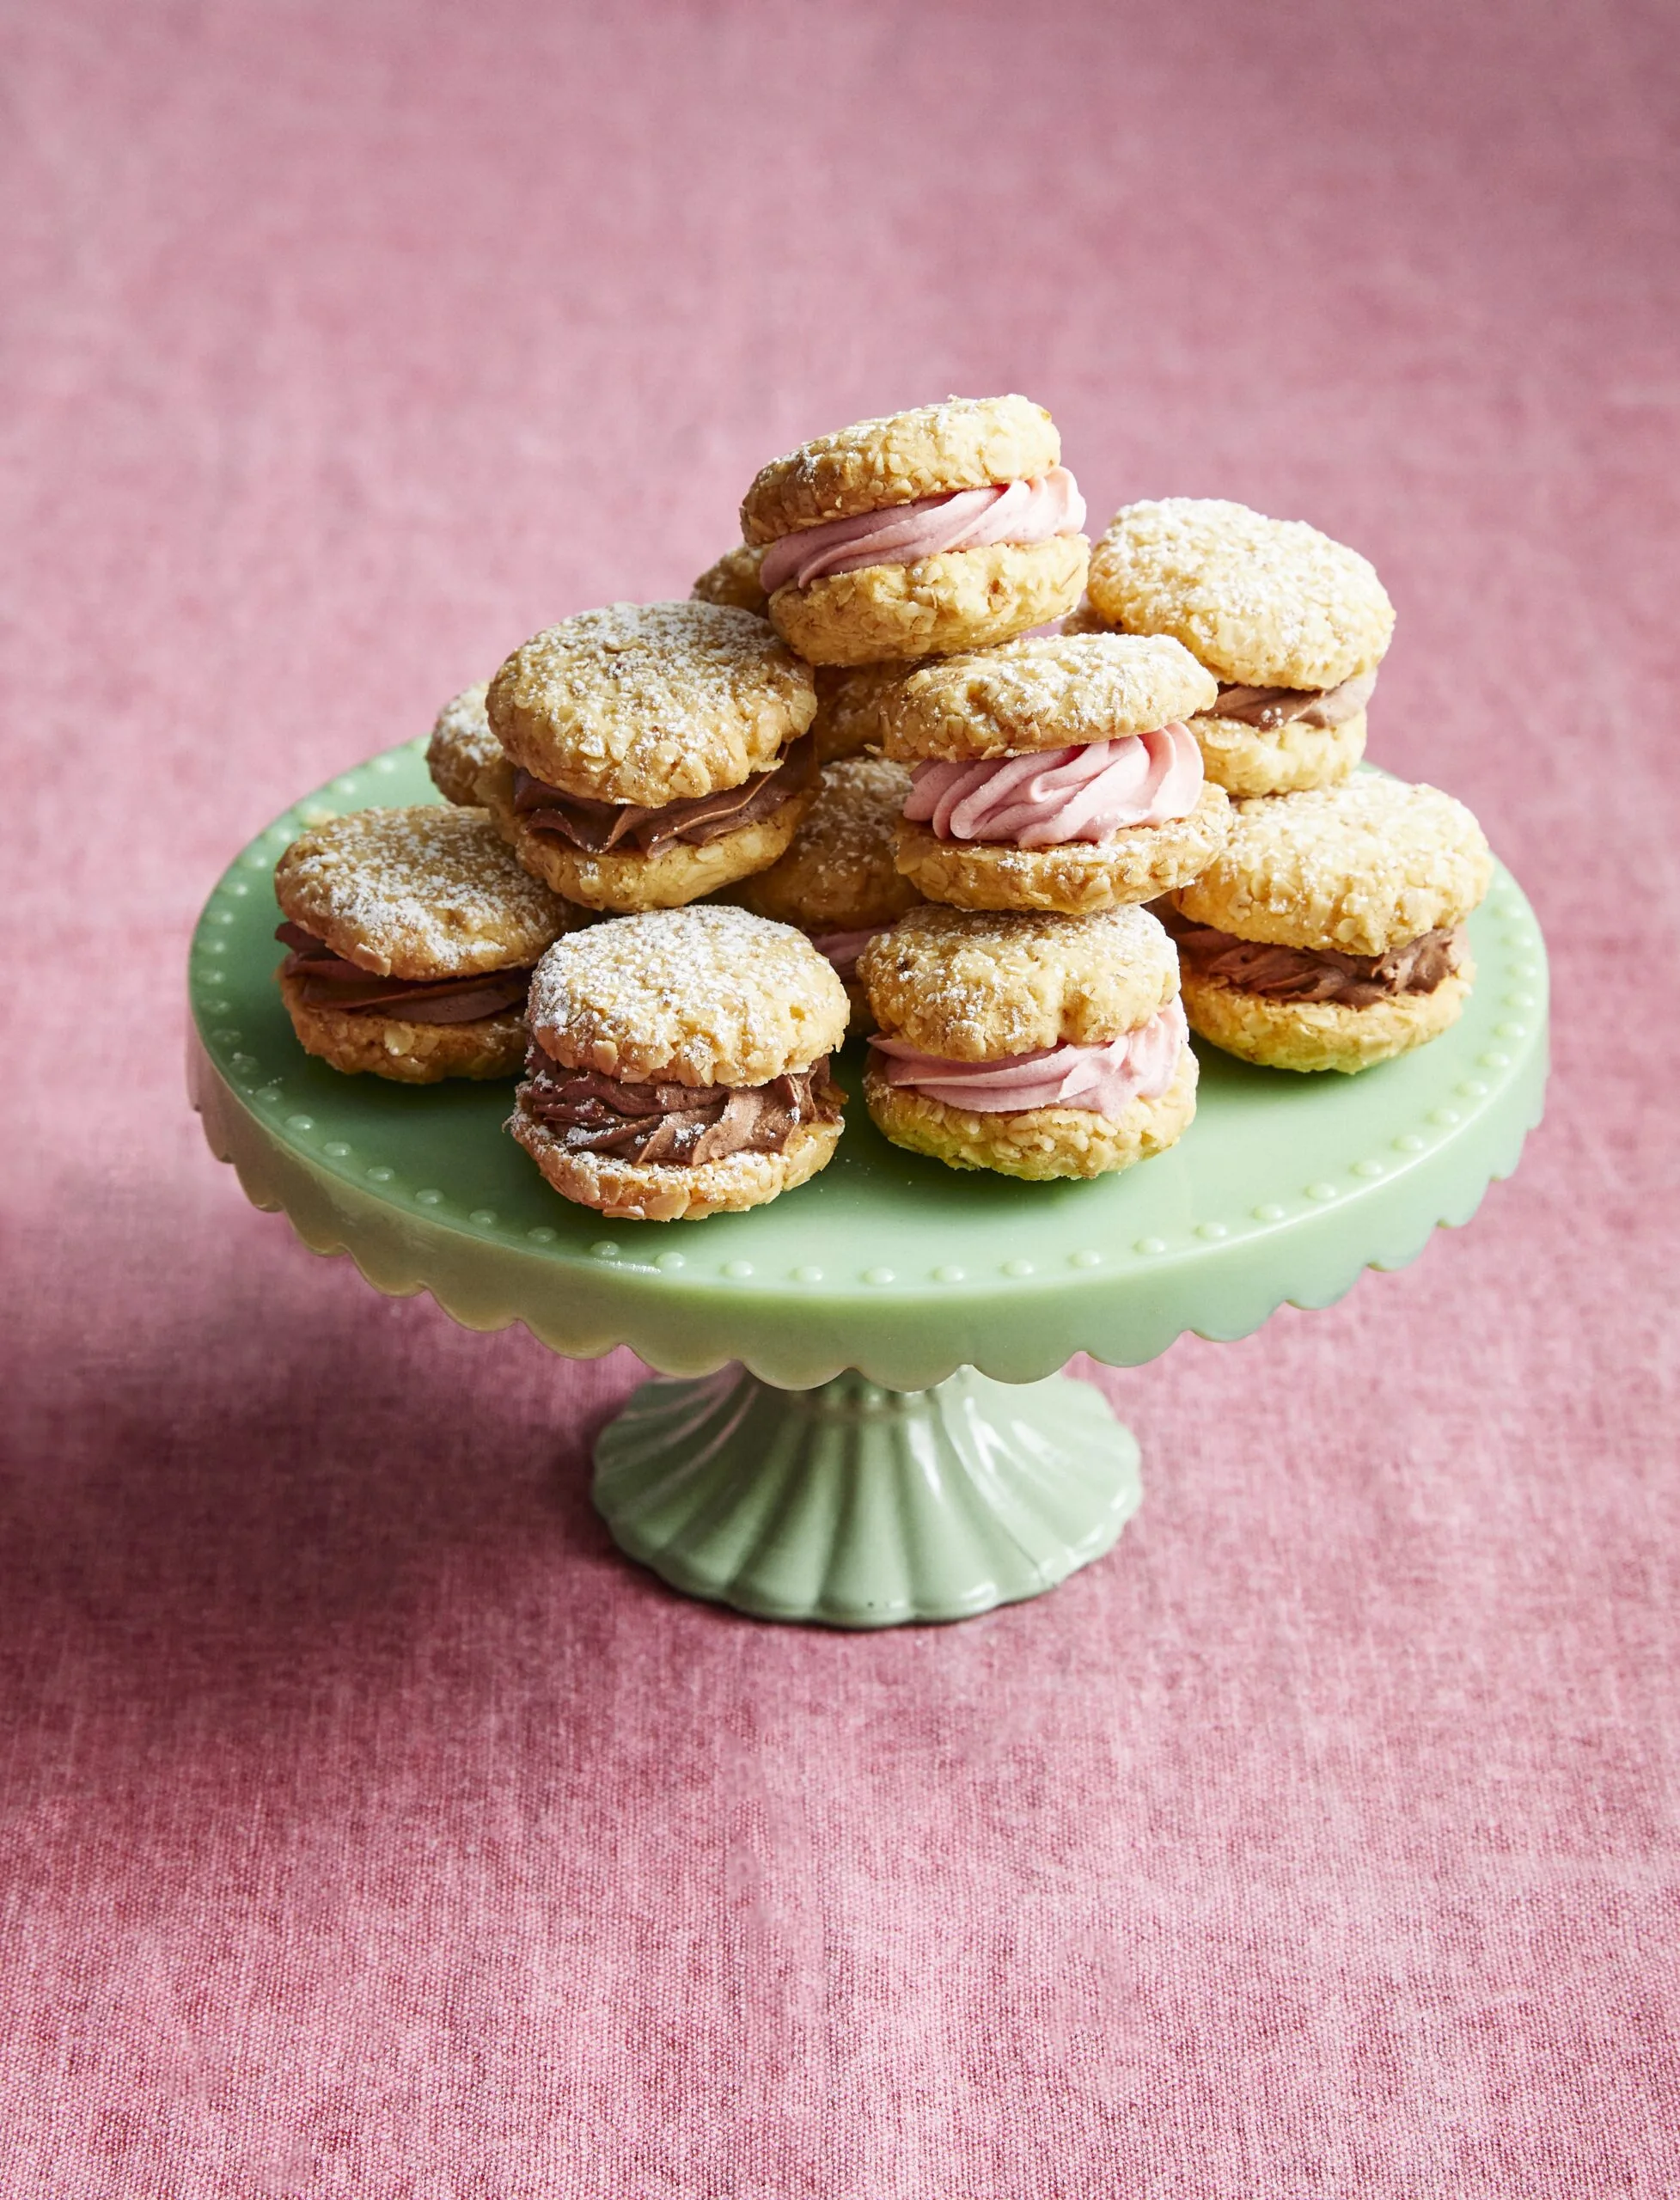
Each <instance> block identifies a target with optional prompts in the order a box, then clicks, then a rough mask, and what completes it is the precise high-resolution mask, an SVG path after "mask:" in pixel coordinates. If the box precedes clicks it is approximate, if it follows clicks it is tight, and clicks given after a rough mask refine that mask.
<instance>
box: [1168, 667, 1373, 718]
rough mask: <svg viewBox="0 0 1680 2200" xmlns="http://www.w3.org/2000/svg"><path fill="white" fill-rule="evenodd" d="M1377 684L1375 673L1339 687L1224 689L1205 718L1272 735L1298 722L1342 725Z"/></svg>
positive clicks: (1360, 675)
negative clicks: (1237, 722) (1236, 722)
mask: <svg viewBox="0 0 1680 2200" xmlns="http://www.w3.org/2000/svg"><path fill="white" fill-rule="evenodd" d="M1376 685H1377V675H1376V673H1375V671H1374V670H1373V671H1371V672H1361V673H1357V674H1356V675H1354V677H1353V679H1352V680H1344V681H1342V683H1341V686H1340V687H1339V688H1226V687H1221V688H1220V689H1219V701H1218V702H1217V703H1215V704H1214V706H1213V709H1212V710H1211V711H1209V712H1207V716H1208V717H1209V718H1240V719H1241V721H1242V723H1243V724H1244V725H1251V726H1255V727H1257V728H1258V729H1259V730H1260V731H1261V732H1262V733H1274V732H1275V731H1276V730H1277V729H1278V727H1279V726H1280V725H1291V724H1294V723H1295V722H1296V721H1299V722H1300V723H1301V724H1303V725H1316V726H1320V727H1323V730H1325V731H1326V732H1328V731H1329V729H1330V728H1331V727H1332V726H1338V725H1346V724H1347V721H1348V719H1349V718H1355V717H1357V716H1358V714H1359V712H1361V711H1362V710H1363V709H1364V708H1365V705H1366V704H1367V703H1368V702H1369V701H1370V700H1371V694H1372V691H1373V690H1374V689H1375V688H1376Z"/></svg>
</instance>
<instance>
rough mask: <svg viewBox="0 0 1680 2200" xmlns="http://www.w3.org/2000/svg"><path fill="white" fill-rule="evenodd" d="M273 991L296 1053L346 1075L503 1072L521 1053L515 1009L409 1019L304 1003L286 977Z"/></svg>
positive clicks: (397, 1079)
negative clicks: (457, 1020)
mask: <svg viewBox="0 0 1680 2200" xmlns="http://www.w3.org/2000/svg"><path fill="white" fill-rule="evenodd" d="M280 998H281V999H283V1000H284V1003H285V1005H286V1013H287V1014H288V1015H289V1016H290V1018H291V1027H292V1030H294V1031H295V1032H296V1034H297V1036H298V1040H299V1042H300V1043H301V1044H302V1048H303V1050H304V1052H305V1053H306V1054H314V1055H315V1056H316V1057H317V1058H318V1059H319V1060H321V1061H324V1062H326V1063H327V1064H328V1065H329V1066H330V1067H332V1068H333V1069H336V1070H342V1071H343V1072H344V1073H345V1075H346V1076H347V1077H354V1076H357V1074H359V1073H361V1072H368V1073H369V1074H370V1075H372V1076H374V1077H383V1078H388V1079H391V1080H392V1081H393V1082H394V1083H395V1084H398V1085H436V1084H437V1083H438V1082H439V1081H440V1080H441V1079H443V1078H446V1077H473V1078H488V1077H511V1076H513V1075H514V1073H515V1072H516V1070H517V1069H518V1067H519V1065H520V1063H521V1062H522V1060H524V1056H525V1018H524V1016H523V1013H522V1011H520V1010H519V1009H517V1008H514V1009H510V1010H508V1011H505V1012H504V1014H502V1015H499V1016H483V1017H476V1018H473V1020H472V1021H471V1022H470V1023H467V1024H417V1023H414V1022H413V1021H412V1019H410V1018H406V1017H402V1016H386V1015H383V1014H382V1013H380V1012H379V1011H376V1010H371V1009H363V1010H362V1011H359V1012H357V1014H354V1015H350V1014H346V1013H345V1011H344V1010H342V1009H337V1008H332V1007H320V1006H311V1005H310V1004H309V1002H307V1001H306V1000H305V999H304V998H303V987H302V983H301V982H300V981H299V980H297V979H296V978H286V977H283V978H282V979H281V980H280Z"/></svg>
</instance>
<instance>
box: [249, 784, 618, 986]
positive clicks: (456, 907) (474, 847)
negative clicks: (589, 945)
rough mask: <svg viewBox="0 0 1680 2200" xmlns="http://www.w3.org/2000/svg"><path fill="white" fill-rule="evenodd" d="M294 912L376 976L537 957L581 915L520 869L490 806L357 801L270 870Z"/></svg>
mask: <svg viewBox="0 0 1680 2200" xmlns="http://www.w3.org/2000/svg"><path fill="white" fill-rule="evenodd" d="M274 890H275V893H276V895H277V896H278V900H279V903H280V907H281V908H282V909H284V912H285V914H286V915H287V916H288V917H289V918H290V919H291V920H293V922H295V923H296V924H300V925H302V926H305V927H306V928H307V929H308V930H309V931H310V932H314V933H315V937H316V938H318V939H324V940H325V941H326V942H327V945H328V946H329V947H331V948H332V949H333V951H334V952H335V953H337V954H339V955H342V956H345V957H346V959H347V960H349V961H350V962H352V963H359V964H360V965H361V967H362V968H363V969H365V970H370V971H373V972H374V973H376V975H378V976H380V977H388V976H390V977H399V978H443V977H461V976H467V975H472V974H474V973H476V972H479V971H480V970H496V969H508V968H510V967H512V966H514V965H517V964H522V963H534V962H535V960H536V958H537V956H539V955H541V952H542V950H544V948H546V947H547V946H548V945H549V944H551V943H552V942H553V940H555V939H557V938H559V936H560V934H561V933H562V932H565V929H566V927H567V926H569V925H571V924H574V923H577V922H578V921H579V920H580V914H581V913H580V912H578V911H577V910H575V909H572V908H570V906H569V905H568V904H567V903H565V902H564V901H561V900H560V899H559V896H558V895H554V894H551V893H550V892H549V890H548V889H547V887H546V886H544V885H542V884H541V883H540V882H539V881H538V880H536V879H535V878H533V877H531V876H530V875H529V873H528V872H527V871H523V870H522V869H521V867H520V865H519V863H518V862H517V860H516V858H515V857H514V855H513V853H512V852H511V850H510V849H509V848H508V847H507V846H504V843H503V841H502V840H501V837H500V836H499V834H498V833H497V831H496V828H495V827H494V825H493V824H492V822H491V820H490V817H489V815H488V813H487V812H486V811H485V810H478V809H448V808H445V807H443V806H442V805H441V804H420V805H418V806H416V807H414V808H412V809H406V810H357V811H355V812H353V813H352V814H351V816H348V817H335V818H333V819H332V820H331V821H330V822H328V823H327V824H325V825H320V826H317V827H315V829H314V830H313V831H311V832H309V833H305V834H303V835H302V838H301V839H299V840H294V841H293V842H292V844H291V846H290V847H289V848H288V849H287V850H286V852H285V853H284V855H283V856H282V857H281V858H280V860H279V862H278V864H277V865H276V866H275V871H274Z"/></svg>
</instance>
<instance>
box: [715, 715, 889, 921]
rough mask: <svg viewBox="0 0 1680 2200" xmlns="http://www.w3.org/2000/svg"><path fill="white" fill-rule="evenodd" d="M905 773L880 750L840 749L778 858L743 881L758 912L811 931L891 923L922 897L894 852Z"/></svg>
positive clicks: (744, 892) (745, 889)
mask: <svg viewBox="0 0 1680 2200" xmlns="http://www.w3.org/2000/svg"><path fill="white" fill-rule="evenodd" d="M909 791H910V774H909V773H908V772H907V771H906V770H905V768H904V767H903V765H902V764H891V763H889V762H888V761H887V759H886V758H885V757H884V756H843V757H841V758H840V761H839V762H838V763H834V764H830V765H828V767H827V768H826V769H825V770H824V772H823V774H822V785H820V786H819V787H818V788H817V791H816V801H815V802H814V803H813V804H811V806H810V809H809V810H808V811H807V812H806V815H805V817H804V821H803V823H802V824H801V826H800V828H799V829H798V831H797V833H796V834H794V836H793V845H792V846H791V847H790V848H789V850H788V852H787V853H786V854H785V856H784V857H783V858H782V859H781V860H780V862H779V863H774V864H772V865H771V866H770V868H769V870H768V871H760V872H759V873H758V875H757V876H756V877H753V878H748V879H747V880H746V881H744V882H743V884H742V889H741V890H742V894H743V895H744V896H745V898H746V899H748V901H750V902H751V903H752V905H753V907H754V908H755V909H756V910H757V911H758V912H759V914H760V915H761V916H766V917H776V918H779V919H780V920H781V921H782V922H783V923H785V924H797V925H798V926H801V927H802V928H803V930H805V931H807V932H818V933H822V932H846V931H850V930H852V929H853V928H854V927H856V928H858V929H863V928H864V927H867V926H871V925H884V924H890V923H891V921H892V920H893V919H894V918H895V917H896V916H898V915H900V914H901V912H902V911H904V910H906V909H907V908H911V907H912V906H913V904H914V903H915V902H917V901H919V900H920V899H921V896H920V895H919V894H918V893H917V891H916V889H915V888H914V887H913V885H912V884H911V883H910V881H909V880H908V879H907V877H905V876H904V875H903V873H902V872H901V871H900V870H899V868H898V866H897V865H896V864H895V861H894V860H893V840H894V834H895V833H896V831H897V829H898V824H899V820H900V817H901V815H902V812H903V810H904V804H905V798H906V797H907V795H908V794H909Z"/></svg>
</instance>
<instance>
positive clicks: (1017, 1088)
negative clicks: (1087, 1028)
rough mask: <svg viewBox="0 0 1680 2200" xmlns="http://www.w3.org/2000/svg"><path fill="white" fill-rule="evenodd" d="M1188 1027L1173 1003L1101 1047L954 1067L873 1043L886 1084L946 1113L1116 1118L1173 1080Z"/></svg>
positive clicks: (906, 1045)
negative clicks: (909, 1090)
mask: <svg viewBox="0 0 1680 2200" xmlns="http://www.w3.org/2000/svg"><path fill="white" fill-rule="evenodd" d="M1187 1038H1188V1026H1187V1025H1186V1024H1185V1021H1184V1010H1183V1007H1182V1004H1181V1003H1180V1002H1178V1001H1177V1000H1176V999H1175V1000H1170V1001H1169V1002H1168V1003H1167V1005H1166V1006H1165V1007H1164V1009H1161V1010H1160V1011H1158V1013H1157V1014H1156V1015H1154V1016H1152V1017H1151V1018H1150V1019H1149V1021H1148V1023H1147V1024H1139V1026H1138V1028H1137V1030H1135V1031H1124V1032H1122V1033H1121V1036H1120V1037H1119V1038H1118V1039H1111V1040H1110V1041H1109V1043H1108V1044H1107V1045H1106V1046H1103V1047H1075V1046H1062V1047H1044V1048H1040V1049H1039V1051H1038V1052H1037V1053H1036V1054H1005V1056H1003V1058H1002V1059H1001V1060H999V1061H993V1062H953V1061H947V1060H944V1058H943V1057H942V1056H941V1055H938V1054H921V1053H919V1052H918V1050H917V1049H916V1048H914V1047H913V1046H912V1045H911V1044H910V1042H909V1041H908V1040H907V1039H879V1038H877V1039H871V1042H870V1044H871V1047H872V1048H874V1049H875V1052H876V1054H877V1055H878V1056H879V1057H880V1063H879V1066H880V1068H881V1070H882V1071H883V1073H884V1075H885V1077H886V1079H887V1082H888V1084H889V1085H910V1086H913V1088H914V1090H915V1091H918V1092H920V1093H925V1094H926V1097H928V1098H929V1099H930V1100H938V1101H940V1102H942V1103H944V1106H946V1107H947V1108H968V1109H973V1110H974V1112H975V1113H976V1114H978V1115H1018V1114H1021V1113H1023V1112H1024V1110H1026V1109H1029V1108H1088V1109H1090V1110H1091V1111H1092V1113H1093V1114H1096V1115H1120V1114H1121V1112H1122V1111H1123V1110H1124V1109H1127V1108H1129V1107H1130V1106H1131V1104H1132V1103H1133V1101H1134V1100H1139V1099H1141V1100H1158V1099H1159V1098H1160V1097H1161V1095H1162V1094H1163V1093H1164V1091H1166V1090H1167V1087H1168V1086H1169V1085H1170V1084H1171V1083H1172V1080H1173V1078H1174V1075H1175V1074H1176V1071H1177V1068H1178V1058H1179V1055H1180V1054H1181V1053H1182V1051H1183V1048H1184V1045H1185V1042H1186V1040H1187Z"/></svg>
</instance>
